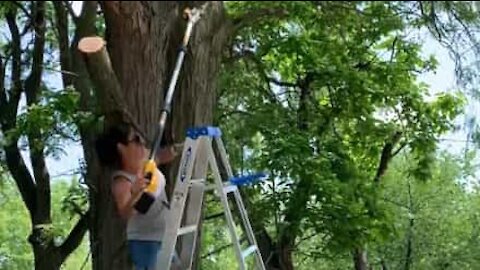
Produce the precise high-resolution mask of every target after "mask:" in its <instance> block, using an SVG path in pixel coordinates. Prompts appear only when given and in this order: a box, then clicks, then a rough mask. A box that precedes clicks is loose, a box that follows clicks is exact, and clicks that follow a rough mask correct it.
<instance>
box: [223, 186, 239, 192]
mask: <svg viewBox="0 0 480 270" xmlns="http://www.w3.org/2000/svg"><path fill="white" fill-rule="evenodd" d="M235 190H237V186H234V185H228V186H225V187H223V191H224V192H225V193H226V194H228V193H230V192H234V191H235Z"/></svg>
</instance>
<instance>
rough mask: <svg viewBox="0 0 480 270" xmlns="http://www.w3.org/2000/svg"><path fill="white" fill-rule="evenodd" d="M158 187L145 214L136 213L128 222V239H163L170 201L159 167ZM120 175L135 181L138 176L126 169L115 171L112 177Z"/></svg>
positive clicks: (131, 181) (132, 181)
mask: <svg viewBox="0 0 480 270" xmlns="http://www.w3.org/2000/svg"><path fill="white" fill-rule="evenodd" d="M156 174H157V177H158V188H157V192H156V193H155V194H154V196H155V198H156V199H155V201H154V203H153V204H152V206H151V207H150V209H149V210H148V212H147V213H145V214H140V213H136V214H134V215H133V216H132V217H131V218H130V219H129V220H128V223H127V239H128V240H149V241H162V238H163V234H164V231H165V217H166V215H167V212H168V210H169V209H168V207H167V205H168V201H167V196H166V194H165V176H164V175H163V174H162V173H161V172H160V171H159V170H158V169H157V170H156ZM118 176H123V177H125V178H126V179H127V180H128V181H130V183H132V184H133V183H134V182H135V181H136V179H137V177H136V176H135V175H133V174H130V173H127V172H125V171H115V172H114V173H113V175H112V179H115V178H116V177H118Z"/></svg>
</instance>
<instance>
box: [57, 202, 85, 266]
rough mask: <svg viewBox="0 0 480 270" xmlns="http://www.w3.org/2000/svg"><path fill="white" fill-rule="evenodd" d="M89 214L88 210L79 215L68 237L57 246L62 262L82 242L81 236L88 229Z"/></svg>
mask: <svg viewBox="0 0 480 270" xmlns="http://www.w3.org/2000/svg"><path fill="white" fill-rule="evenodd" d="M89 216H90V210H89V211H87V213H85V214H83V215H82V216H81V218H80V219H79V220H78V222H77V224H76V225H75V227H73V229H72V231H70V234H69V235H68V237H67V238H66V239H65V241H63V243H62V244H61V245H60V246H59V247H58V250H59V252H60V257H61V261H62V262H64V261H65V259H66V258H67V257H68V255H70V254H71V253H72V252H73V251H74V250H75V249H76V248H77V247H78V246H79V245H80V243H81V242H82V240H83V237H84V236H85V233H86V232H87V229H88V217H89Z"/></svg>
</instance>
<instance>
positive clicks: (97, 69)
mask: <svg viewBox="0 0 480 270" xmlns="http://www.w3.org/2000/svg"><path fill="white" fill-rule="evenodd" d="M78 49H79V51H80V52H82V53H83V56H84V60H85V63H86V65H87V70H88V72H89V74H90V78H91V80H92V82H93V84H94V85H95V88H96V93H97V95H98V96H97V97H98V101H99V106H100V108H101V110H102V113H103V114H104V115H106V116H107V117H110V116H115V117H120V120H123V121H127V122H129V123H131V124H133V125H136V122H135V119H134V118H133V116H132V115H131V114H130V112H129V111H128V109H127V106H126V104H125V101H124V99H123V98H122V96H123V95H122V92H121V87H120V83H119V82H118V79H117V76H116V75H115V72H114V71H113V68H112V65H111V62H110V57H109V56H108V53H107V49H106V48H105V41H104V40H103V39H102V38H100V37H85V38H82V39H81V40H80V42H79V43H78ZM139 130H141V129H139Z"/></svg>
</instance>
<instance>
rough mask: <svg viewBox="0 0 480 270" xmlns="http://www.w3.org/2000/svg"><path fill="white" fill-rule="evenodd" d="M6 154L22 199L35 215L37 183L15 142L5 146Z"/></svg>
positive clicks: (8, 165)
mask: <svg viewBox="0 0 480 270" xmlns="http://www.w3.org/2000/svg"><path fill="white" fill-rule="evenodd" d="M15 141H16V140H15ZM5 156H6V159H7V167H8V169H9V171H10V173H11V174H12V177H13V179H15V183H16V184H17V187H18V190H19V191H20V194H21V195H22V200H23V202H24V203H25V205H26V206H27V209H28V211H29V212H30V216H31V217H33V214H34V213H35V208H36V207H35V206H36V203H35V201H36V198H35V197H36V193H35V184H34V182H33V179H32V177H31V175H30V173H29V171H28V168H27V166H26V165H25V162H24V160H23V158H22V156H21V155H20V151H19V150H18V147H17V145H16V144H15V143H13V144H9V145H7V146H5Z"/></svg>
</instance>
